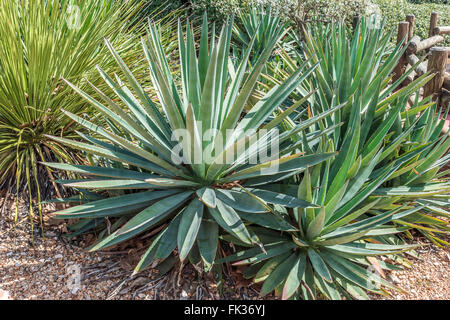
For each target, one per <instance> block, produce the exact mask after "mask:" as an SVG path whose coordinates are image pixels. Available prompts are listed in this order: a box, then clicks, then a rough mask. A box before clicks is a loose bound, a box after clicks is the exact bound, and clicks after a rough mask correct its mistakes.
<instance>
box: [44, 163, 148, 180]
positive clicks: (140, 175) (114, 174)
mask: <svg viewBox="0 0 450 320" xmlns="http://www.w3.org/2000/svg"><path fill="white" fill-rule="evenodd" d="M41 164H43V165H45V166H48V167H51V168H55V169H60V170H66V171H71V172H76V173H81V174H85V175H93V176H101V177H110V178H117V179H130V180H145V179H150V178H154V177H155V175H153V174H150V173H145V172H139V171H135V170H125V169H116V168H104V167H94V166H83V165H76V164H64V163H50V162H41Z"/></svg>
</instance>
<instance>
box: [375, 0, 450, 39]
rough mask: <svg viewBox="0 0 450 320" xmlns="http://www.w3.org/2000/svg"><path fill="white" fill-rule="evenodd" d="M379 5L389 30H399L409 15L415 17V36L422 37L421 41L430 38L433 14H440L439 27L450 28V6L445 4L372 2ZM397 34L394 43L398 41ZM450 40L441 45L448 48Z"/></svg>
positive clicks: (400, 1) (378, 0)
mask: <svg viewBox="0 0 450 320" xmlns="http://www.w3.org/2000/svg"><path fill="white" fill-rule="evenodd" d="M372 1H373V2H374V3H375V4H377V5H378V6H379V7H380V9H381V12H382V15H383V17H384V18H385V21H386V25H387V27H388V28H389V29H394V30H397V27H398V23H399V22H400V21H405V17H406V15H407V14H414V15H415V31H414V34H415V35H418V36H420V38H421V39H426V38H428V32H429V27H430V15H431V13H432V12H438V13H439V19H438V25H440V26H448V25H450V6H449V5H448V4H444V3H443V2H441V1H436V3H429V2H426V3H425V2H424V3H418V2H417V3H410V2H407V1H406V0H398V1H391V0H372ZM395 37H396V33H395V35H394V38H393V41H395V40H396V38H395ZM449 44H450V40H449V39H448V37H446V39H445V42H443V43H441V44H440V45H441V46H446V45H447V46H448V45H449Z"/></svg>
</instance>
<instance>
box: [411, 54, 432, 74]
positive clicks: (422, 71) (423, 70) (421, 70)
mask: <svg viewBox="0 0 450 320" xmlns="http://www.w3.org/2000/svg"><path fill="white" fill-rule="evenodd" d="M406 61H407V62H408V63H409V64H410V65H411V66H413V65H415V64H416V63H417V62H419V58H417V56H416V55H415V54H410V55H409V56H406ZM427 64H428V63H427V61H422V63H420V64H419V65H418V66H417V67H416V69H414V71H415V72H416V74H417V75H418V76H419V77H420V76H423V75H424V74H425V73H426V72H427Z"/></svg>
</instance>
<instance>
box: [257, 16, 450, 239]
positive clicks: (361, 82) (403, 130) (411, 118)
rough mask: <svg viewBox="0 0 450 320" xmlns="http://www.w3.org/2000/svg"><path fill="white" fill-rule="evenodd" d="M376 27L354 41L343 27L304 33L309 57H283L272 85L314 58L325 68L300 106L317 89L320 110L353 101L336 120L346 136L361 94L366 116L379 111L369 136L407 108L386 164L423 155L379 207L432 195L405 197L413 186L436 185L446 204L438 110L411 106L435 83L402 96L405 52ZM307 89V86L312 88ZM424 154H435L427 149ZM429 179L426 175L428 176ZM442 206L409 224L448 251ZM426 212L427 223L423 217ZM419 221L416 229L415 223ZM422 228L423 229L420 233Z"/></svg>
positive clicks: (389, 138) (300, 91) (395, 179)
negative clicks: (397, 71)
mask: <svg viewBox="0 0 450 320" xmlns="http://www.w3.org/2000/svg"><path fill="white" fill-rule="evenodd" d="M373 25H374V24H373V23H370V20H369V21H367V20H366V19H363V20H361V23H360V24H359V25H358V26H357V28H356V30H355V31H354V33H353V31H349V30H347V29H346V27H345V26H344V25H342V24H341V25H339V24H338V25H329V26H326V27H323V26H317V25H313V26H310V28H309V29H308V30H307V31H305V43H303V44H302V51H301V52H300V53H298V54H297V55H296V56H292V55H288V54H287V53H285V52H282V53H281V57H282V60H283V61H284V62H283V66H284V69H280V68H279V67H278V66H277V65H275V64H272V68H271V73H269V75H266V76H265V77H266V78H267V79H269V80H270V81H271V82H272V83H273V84H277V83H278V82H279V81H280V80H281V81H282V79H284V78H285V77H287V76H289V74H290V73H291V72H292V70H294V69H295V66H296V65H297V63H299V61H303V60H304V59H307V58H309V57H310V58H311V59H312V61H314V62H316V61H317V62H319V61H320V65H319V67H318V68H316V70H315V72H314V75H313V76H312V77H311V79H310V82H309V85H307V86H306V87H304V86H300V87H299V88H297V90H296V92H295V93H293V95H292V97H293V98H294V99H300V98H301V97H303V96H304V95H305V93H306V92H308V91H310V88H317V92H316V93H315V94H314V95H313V96H312V97H311V98H310V99H309V102H314V101H319V102H318V103H315V105H316V106H325V107H327V106H332V105H334V104H336V103H340V102H341V103H342V102H344V101H346V100H348V101H349V103H348V104H347V106H346V107H344V108H343V109H342V112H340V113H338V114H337V115H338V116H339V117H340V119H341V121H342V122H343V123H344V125H343V126H342V129H345V127H346V125H347V123H348V117H349V115H350V111H349V110H350V106H351V103H352V102H351V101H352V100H354V97H355V93H356V92H358V91H361V92H363V97H362V99H363V101H362V106H361V111H362V112H365V111H367V108H374V110H375V113H374V115H373V117H372V118H368V120H369V121H368V122H367V125H364V128H363V131H362V132H363V134H364V136H367V134H368V133H370V132H371V131H374V130H376V129H377V128H378V126H379V125H380V124H381V123H383V121H384V117H385V115H386V110H387V109H388V108H391V107H392V105H393V104H397V103H398V102H401V103H403V104H405V103H406V102H408V108H407V110H404V111H402V112H400V114H399V116H398V117H397V119H395V120H394V122H393V127H392V128H393V129H392V130H391V131H392V132H387V133H386V139H385V140H384V142H383V143H384V144H386V145H388V144H389V143H390V142H393V141H396V142H397V144H395V147H393V148H390V149H389V150H387V151H386V152H385V157H386V158H385V159H384V160H383V163H384V164H389V163H392V162H393V161H396V160H397V159H401V158H402V157H403V156H406V155H407V154H408V152H410V151H414V150H421V152H419V153H418V154H416V155H415V157H414V158H411V159H409V160H408V162H405V163H404V164H403V166H402V167H400V168H399V169H398V170H397V171H396V172H395V173H393V174H392V175H391V177H389V178H388V179H387V181H386V183H384V184H383V185H381V186H380V188H382V190H380V191H379V192H380V195H384V196H387V197H388V198H389V199H386V201H383V202H382V203H381V204H380V205H379V209H381V208H382V206H383V205H384V206H385V208H386V209H387V210H390V209H393V208H396V207H397V206H398V205H402V204H403V203H406V202H410V200H411V199H413V200H420V198H421V196H426V195H427V194H426V193H423V194H421V193H411V192H408V191H405V190H407V189H408V188H409V187H412V186H413V184H414V186H415V187H417V188H419V189H420V188H422V187H425V186H426V183H427V184H430V183H431V184H433V185H432V186H431V187H432V188H433V189H434V191H433V194H440V195H439V197H441V199H442V198H446V197H448V187H447V186H446V184H445V183H446V182H445V181H444V180H443V177H444V176H445V173H444V174H440V173H438V171H439V170H440V168H442V167H443V166H444V165H445V164H446V163H448V159H449V158H448V156H444V155H445V154H446V152H447V150H448V147H449V145H448V144H449V142H448V138H447V137H439V134H440V130H441V129H442V127H443V124H444V122H443V121H440V120H439V119H438V118H437V115H436V114H435V111H434V110H435V106H434V103H432V102H431V101H430V99H424V100H419V99H418V98H419V94H418V92H417V94H416V97H417V99H415V100H414V101H411V98H410V96H411V95H413V94H415V93H416V91H418V89H419V88H420V87H421V86H422V85H423V84H425V83H426V82H427V81H428V80H429V79H430V78H431V77H432V76H433V75H428V74H425V75H423V76H422V77H420V78H419V79H417V81H415V82H414V83H411V84H410V85H408V86H406V87H403V88H401V87H400V85H401V83H402V82H403V80H404V79H405V78H406V77H407V75H408V73H406V74H405V75H403V76H402V77H401V78H400V79H398V80H397V81H395V82H394V81H392V75H391V73H392V71H393V68H394V66H395V64H396V63H397V61H398V59H399V58H400V56H401V55H402V54H403V52H404V49H401V48H400V47H399V46H397V47H395V48H392V47H391V46H390V45H389V39H390V38H391V34H390V33H386V32H385V31H384V28H383V24H381V25H380V28H378V29H374V28H372V27H373ZM409 72H410V71H409ZM304 84H308V81H306V82H304ZM269 87H270V86H269ZM305 105H306V104H305ZM287 107H288V106H287ZM310 112H312V114H315V113H317V112H322V110H320V109H319V110H316V109H315V108H311V109H310ZM304 114H305V113H304ZM304 114H303V116H304ZM419 118H420V120H419ZM335 124H336V123H333V122H332V121H329V120H328V123H327V125H326V127H328V128H330V126H332V125H335ZM424 126H426V127H424ZM340 130H341V129H340V128H339V127H338V128H336V133H335V135H336V136H339V135H340ZM402 139H403V141H402ZM425 146H428V147H427V148H425ZM388 153H389V154H388ZM443 156H444V157H443ZM425 158H427V159H428V160H427V161H426V163H424V164H421V162H424V161H425V160H424V159H425ZM417 169H418V170H417ZM377 172H378V171H377ZM425 172H427V174H426V175H424V176H422V175H423V174H424V173H425ZM418 175H420V176H421V178H420V179H418ZM399 176H402V177H403V178H400V177H399ZM406 176H408V177H409V178H408V179H409V180H410V181H409V182H408V183H409V184H410V185H409V187H408V186H407V185H405V184H406V183H407V182H406V181H407V180H408V179H406ZM435 178H437V180H436V179H435ZM405 179H406V180H405ZM411 179H412V180H411ZM413 181H414V182H413ZM425 182H426V183H425ZM436 182H439V184H436ZM392 187H398V188H399V189H396V192H397V197H394V193H395V190H393V189H390V188H392ZM419 189H416V190H419ZM401 190H403V191H401ZM411 190H414V189H411ZM390 191H392V194H391V196H389V192H390ZM401 195H403V196H401ZM408 195H409V196H408ZM439 204H440V205H441V206H440V208H439V209H437V207H434V206H433V208H434V210H430V209H424V210H421V212H417V213H415V214H414V215H411V216H410V217H408V218H405V219H407V220H408V221H409V225H410V226H415V227H417V229H419V230H421V232H423V231H424V234H425V235H426V236H427V237H429V238H430V240H432V241H434V242H435V243H441V244H445V241H443V242H442V241H441V240H442V239H439V240H437V237H435V236H434V233H433V232H437V234H438V235H439V234H441V235H442V234H443V233H446V232H447V231H448V222H446V221H445V220H442V219H441V218H440V217H439V215H440V216H444V217H445V216H447V214H446V213H445V212H446V211H445V205H443V204H445V201H444V202H439ZM425 211H426V213H427V214H426V215H425V214H424V213H425ZM413 221H415V222H416V223H413ZM421 226H423V227H424V229H421Z"/></svg>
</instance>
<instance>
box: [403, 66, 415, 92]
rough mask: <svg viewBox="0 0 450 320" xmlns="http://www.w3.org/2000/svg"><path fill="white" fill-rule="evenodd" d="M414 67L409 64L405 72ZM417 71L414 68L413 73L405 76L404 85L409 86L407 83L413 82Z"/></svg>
mask: <svg viewBox="0 0 450 320" xmlns="http://www.w3.org/2000/svg"><path fill="white" fill-rule="evenodd" d="M411 68H412V66H411V65H409V64H408V65H407V66H406V70H405V73H406V72H408V71H409V70H410V69H411ZM416 75H417V74H416V72H415V71H414V70H413V71H411V73H410V74H408V76H407V77H406V78H405V80H403V82H402V85H403V86H405V87H406V86H407V85H409V84H410V83H411V82H413V81H414V79H415V78H416Z"/></svg>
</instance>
